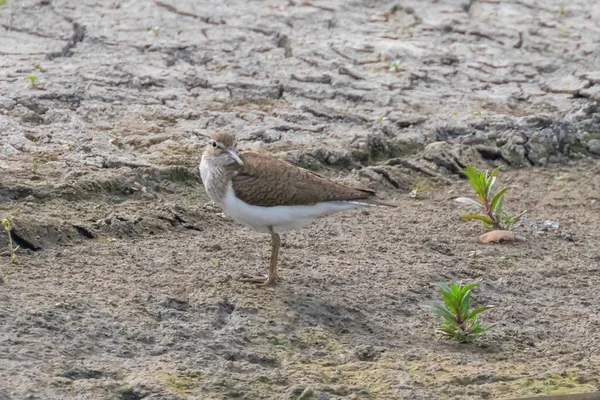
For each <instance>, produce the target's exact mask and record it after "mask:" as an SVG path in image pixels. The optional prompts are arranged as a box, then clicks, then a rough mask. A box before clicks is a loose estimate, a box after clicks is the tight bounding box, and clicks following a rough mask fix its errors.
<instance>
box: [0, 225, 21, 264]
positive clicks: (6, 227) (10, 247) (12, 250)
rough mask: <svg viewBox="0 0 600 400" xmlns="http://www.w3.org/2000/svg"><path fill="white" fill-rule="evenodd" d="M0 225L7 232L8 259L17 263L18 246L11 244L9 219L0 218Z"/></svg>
mask: <svg viewBox="0 0 600 400" xmlns="http://www.w3.org/2000/svg"><path fill="white" fill-rule="evenodd" d="M2 226H3V227H4V230H6V233H7V234H8V251H9V252H10V261H11V262H12V263H13V264H16V263H17V254H16V252H17V250H18V249H19V246H17V247H14V244H13V240H12V234H11V232H12V226H11V225H10V221H9V220H8V219H6V218H5V219H3V220H2Z"/></svg>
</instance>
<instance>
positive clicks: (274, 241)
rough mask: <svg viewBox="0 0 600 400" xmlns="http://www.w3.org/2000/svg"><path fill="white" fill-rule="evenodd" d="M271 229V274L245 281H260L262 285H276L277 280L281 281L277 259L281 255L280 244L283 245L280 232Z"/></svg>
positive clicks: (245, 280)
mask: <svg viewBox="0 0 600 400" xmlns="http://www.w3.org/2000/svg"><path fill="white" fill-rule="evenodd" d="M269 231H271V262H270V264H269V276H267V279H266V280H265V278H251V279H243V280H242V281H243V282H249V283H260V284H261V285H262V286H269V285H275V283H276V282H278V281H280V280H281V278H279V275H278V274H277V259H278V257H279V246H280V245H281V238H280V237H279V234H277V233H275V232H273V227H269Z"/></svg>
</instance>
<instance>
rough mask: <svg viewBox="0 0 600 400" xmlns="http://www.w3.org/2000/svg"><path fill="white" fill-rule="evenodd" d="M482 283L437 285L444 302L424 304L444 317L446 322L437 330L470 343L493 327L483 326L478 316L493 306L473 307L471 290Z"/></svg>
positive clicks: (461, 341)
mask: <svg viewBox="0 0 600 400" xmlns="http://www.w3.org/2000/svg"><path fill="white" fill-rule="evenodd" d="M480 284H481V282H475V283H469V284H467V285H464V286H463V285H462V284H460V283H454V282H452V283H451V284H448V283H445V282H442V283H438V284H437V285H436V286H437V287H438V288H439V289H440V291H441V292H442V295H443V296H444V302H443V303H441V302H433V303H428V304H424V305H423V307H424V308H426V309H429V310H431V311H433V313H434V314H436V315H438V316H440V317H442V318H443V319H444V324H443V325H442V327H441V328H439V329H437V330H436V332H438V333H441V334H442V335H444V336H446V337H447V338H450V339H454V340H456V341H457V342H459V343H470V342H472V341H473V340H475V339H476V338H477V337H479V336H480V335H481V334H483V333H485V332H487V331H488V330H490V329H491V326H482V325H481V324H480V323H479V320H478V318H477V317H478V315H479V314H481V313H482V312H484V311H486V310H489V309H490V308H493V306H489V305H488V306H481V307H477V308H471V291H472V290H473V289H474V288H476V287H477V286H479V285H480Z"/></svg>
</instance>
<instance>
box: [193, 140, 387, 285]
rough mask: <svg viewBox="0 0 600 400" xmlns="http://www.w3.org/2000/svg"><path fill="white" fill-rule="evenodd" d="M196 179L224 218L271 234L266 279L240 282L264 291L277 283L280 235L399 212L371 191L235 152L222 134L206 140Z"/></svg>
mask: <svg viewBox="0 0 600 400" xmlns="http://www.w3.org/2000/svg"><path fill="white" fill-rule="evenodd" d="M200 175H201V178H202V183H203V185H204V188H205V190H206V193H207V194H208V197H209V198H210V199H211V200H212V201H213V202H214V203H215V204H216V205H217V206H218V207H220V208H221V209H222V210H223V211H224V213H225V214H226V215H228V216H230V217H231V218H232V219H233V220H234V221H236V222H238V223H240V224H242V225H246V226H247V227H249V228H251V229H254V230H255V231H258V232H263V233H268V234H270V235H271V260H270V264H269V270H268V275H267V277H266V278H265V277H262V278H251V279H242V280H243V281H244V282H252V283H259V284H261V285H262V286H273V285H275V284H276V283H277V282H279V281H280V277H279V273H278V270H277V262H278V256H279V247H280V244H281V237H280V234H281V233H284V232H287V231H291V230H295V229H300V228H302V227H305V226H307V225H309V224H310V223H312V222H313V221H314V220H316V219H317V218H320V217H324V216H327V215H331V214H334V213H338V212H342V211H347V210H351V209H355V208H359V207H397V206H396V205H394V204H389V203H385V202H382V201H380V200H378V199H377V198H376V197H375V192H374V191H372V190H369V189H359V188H353V187H349V186H346V185H343V184H341V183H338V182H335V181H333V180H330V179H328V178H326V177H324V176H322V175H319V174H317V173H315V172H313V171H310V170H308V169H305V168H302V167H300V166H298V165H295V164H293V163H291V162H288V161H286V160H283V159H281V158H278V157H275V156H272V155H268V154H263V153H257V152H251V151H245V152H238V150H237V142H236V139H235V136H234V135H232V134H229V133H224V132H217V133H214V134H213V135H211V136H209V137H208V143H207V145H206V147H205V149H204V152H203V153H202V159H201V161H200Z"/></svg>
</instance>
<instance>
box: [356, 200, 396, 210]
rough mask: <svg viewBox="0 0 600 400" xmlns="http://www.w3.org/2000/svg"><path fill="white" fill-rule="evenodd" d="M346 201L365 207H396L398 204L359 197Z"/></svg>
mask: <svg viewBox="0 0 600 400" xmlns="http://www.w3.org/2000/svg"><path fill="white" fill-rule="evenodd" d="M348 203H352V204H357V205H361V206H366V207H391V208H396V207H398V206H399V205H398V204H392V203H386V202H383V201H381V200H377V199H360V200H350V201H348Z"/></svg>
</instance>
